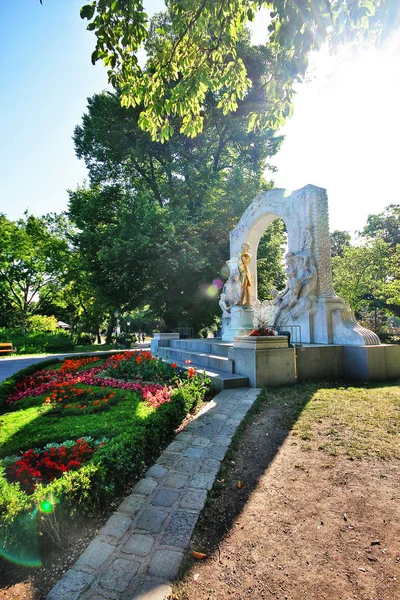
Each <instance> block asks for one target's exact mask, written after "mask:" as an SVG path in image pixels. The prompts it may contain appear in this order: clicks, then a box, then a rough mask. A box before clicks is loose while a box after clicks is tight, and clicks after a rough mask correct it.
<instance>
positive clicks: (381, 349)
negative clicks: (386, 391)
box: [344, 344, 400, 381]
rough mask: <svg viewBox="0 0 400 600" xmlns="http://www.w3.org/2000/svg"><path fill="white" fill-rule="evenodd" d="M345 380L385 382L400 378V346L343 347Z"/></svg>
mask: <svg viewBox="0 0 400 600" xmlns="http://www.w3.org/2000/svg"><path fill="white" fill-rule="evenodd" d="M344 361H345V362H344V370H345V377H346V379H358V380H361V381H387V380H390V379H398V378H399V377H400V346H395V345H390V344H379V345H376V346H345V347H344Z"/></svg>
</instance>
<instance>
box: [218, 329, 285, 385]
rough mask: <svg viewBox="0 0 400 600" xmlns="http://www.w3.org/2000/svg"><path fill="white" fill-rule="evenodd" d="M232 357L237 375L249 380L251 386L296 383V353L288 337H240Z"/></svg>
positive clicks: (237, 339) (237, 338)
mask: <svg viewBox="0 0 400 600" xmlns="http://www.w3.org/2000/svg"><path fill="white" fill-rule="evenodd" d="M228 356H229V358H230V359H231V360H233V361H234V372H235V373H236V374H238V375H245V376H246V377H248V378H249V383H250V386H251V387H265V386H266V387H274V386H279V385H294V384H295V383H296V354H295V349H294V348H288V339H287V337H286V336H273V337H272V336H271V337H261V338H260V337H256V336H254V337H253V336H252V337H249V336H242V335H240V336H237V337H236V338H235V340H234V342H233V348H230V349H229V351H228Z"/></svg>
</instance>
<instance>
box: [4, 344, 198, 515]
mask: <svg viewBox="0 0 400 600" xmlns="http://www.w3.org/2000/svg"><path fill="white" fill-rule="evenodd" d="M14 381H15V383H14V385H8V387H7V385H6V386H5V388H3V389H7V390H8V391H9V393H8V395H7V397H6V401H5V403H3V408H4V406H5V407H6V412H5V413H4V414H3V416H2V417H0V520H1V521H2V523H3V524H7V523H10V522H12V521H13V520H14V519H15V518H16V516H17V515H18V514H20V513H21V512H26V511H29V510H33V509H34V508H35V507H39V506H40V503H42V502H43V501H45V500H46V499H49V498H51V499H52V503H53V504H57V505H58V506H59V507H62V510H63V511H67V512H73V511H76V510H77V509H78V508H79V510H80V511H81V512H91V511H93V510H97V509H98V508H100V507H102V506H104V505H107V504H108V503H109V502H110V499H111V498H112V496H113V495H114V494H115V493H116V492H118V491H122V490H123V489H124V486H126V485H127V484H128V482H132V479H133V478H134V477H137V476H139V475H140V474H141V473H142V471H143V470H144V469H145V468H146V466H149V465H150V464H152V462H154V460H155V458H156V457H157V456H158V454H159V452H160V451H161V449H162V448H163V447H164V446H165V444H166V443H167V442H168V441H169V440H170V439H171V436H172V435H173V433H174V431H175V429H176V428H177V427H178V426H179V424H180V423H181V422H182V420H183V418H184V417H185V415H186V414H187V413H188V412H189V411H191V410H192V409H193V408H194V407H195V406H197V405H198V404H199V403H200V402H201V401H202V400H203V399H204V395H205V393H206V391H207V384H208V382H207V381H206V380H205V378H204V377H203V376H202V375H199V374H198V373H197V372H196V370H195V369H191V370H190V372H189V371H186V372H183V373H181V372H179V371H178V369H177V368H176V365H174V366H172V365H168V364H164V363H162V361H161V360H159V359H156V358H153V357H152V356H151V354H150V353H149V352H136V353H132V352H124V353H119V354H113V355H112V356H109V357H108V358H107V359H106V361H105V362H104V359H103V360H101V359H99V358H97V357H90V358H88V357H85V358H79V359H76V358H74V359H68V360H66V361H64V362H63V363H62V364H60V365H59V366H56V367H54V366H53V365H52V368H49V369H41V370H39V371H37V372H36V373H35V372H29V374H28V375H27V376H26V377H24V378H20V379H19V380H14ZM51 417H53V418H51ZM61 417H62V418H61ZM67 438H69V439H67ZM96 440H97V441H96ZM99 440H100V441H99ZM34 446H35V447H34ZM36 446H37V447H36ZM17 453H19V455H17ZM16 455H17V456H16ZM1 457H3V458H1ZM60 510H61V509H60Z"/></svg>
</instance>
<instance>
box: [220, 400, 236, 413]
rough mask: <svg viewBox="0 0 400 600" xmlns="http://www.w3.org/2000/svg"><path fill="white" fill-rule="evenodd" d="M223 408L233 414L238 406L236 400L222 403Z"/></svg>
mask: <svg viewBox="0 0 400 600" xmlns="http://www.w3.org/2000/svg"><path fill="white" fill-rule="evenodd" d="M223 406H224V407H225V408H230V409H232V412H233V411H234V410H235V408H236V407H237V406H238V401H237V400H227V402H224V403H223Z"/></svg>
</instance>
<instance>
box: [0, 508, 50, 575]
mask: <svg viewBox="0 0 400 600" xmlns="http://www.w3.org/2000/svg"><path fill="white" fill-rule="evenodd" d="M36 516H37V510H36V509H35V510H34V511H33V512H31V513H28V514H26V513H25V514H23V515H20V516H18V517H16V518H15V520H14V521H13V522H12V523H11V524H10V525H9V526H8V527H7V532H6V533H5V531H4V530H0V556H2V557H3V558H5V559H6V560H8V561H10V562H12V563H14V564H16V565H21V566H24V567H40V566H41V565H42V562H41V560H40V558H39V551H38V535H37V526H36Z"/></svg>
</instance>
